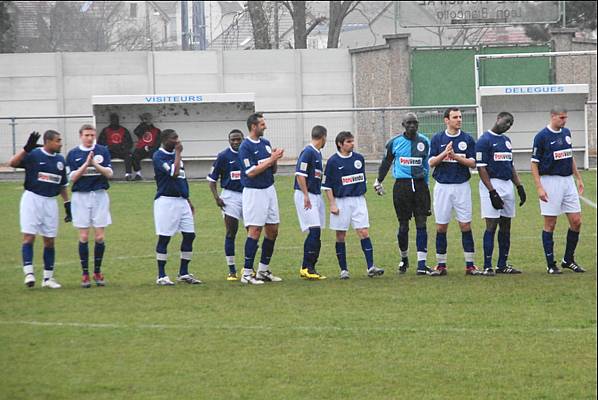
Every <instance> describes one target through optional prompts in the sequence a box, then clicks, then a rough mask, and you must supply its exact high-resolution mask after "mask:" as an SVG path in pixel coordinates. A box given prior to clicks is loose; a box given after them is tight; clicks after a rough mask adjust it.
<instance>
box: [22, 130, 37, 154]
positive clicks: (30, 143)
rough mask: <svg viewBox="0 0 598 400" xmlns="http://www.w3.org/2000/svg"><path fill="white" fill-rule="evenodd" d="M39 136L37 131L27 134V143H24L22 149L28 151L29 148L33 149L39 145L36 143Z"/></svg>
mask: <svg viewBox="0 0 598 400" xmlns="http://www.w3.org/2000/svg"><path fill="white" fill-rule="evenodd" d="M39 137H40V134H39V132H35V131H33V132H31V133H30V134H29V138H28V139H27V143H26V144H25V146H23V150H25V151H26V152H27V153H30V152H31V150H33V149H35V148H36V147H39V145H38V144H37V141H38V140H39Z"/></svg>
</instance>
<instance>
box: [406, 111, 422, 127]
mask: <svg viewBox="0 0 598 400" xmlns="http://www.w3.org/2000/svg"><path fill="white" fill-rule="evenodd" d="M407 121H417V122H419V119H418V118H417V114H415V113H414V112H411V111H410V112H408V113H405V115H403V121H402V122H403V124H404V123H405V122H407Z"/></svg>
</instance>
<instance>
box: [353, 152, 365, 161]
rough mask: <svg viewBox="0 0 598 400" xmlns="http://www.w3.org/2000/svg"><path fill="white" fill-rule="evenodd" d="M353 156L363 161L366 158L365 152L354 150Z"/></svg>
mask: <svg viewBox="0 0 598 400" xmlns="http://www.w3.org/2000/svg"><path fill="white" fill-rule="evenodd" d="M353 158H356V159H358V160H361V161H364V160H365V158H363V154H361V153H358V152H356V151H354V152H353Z"/></svg>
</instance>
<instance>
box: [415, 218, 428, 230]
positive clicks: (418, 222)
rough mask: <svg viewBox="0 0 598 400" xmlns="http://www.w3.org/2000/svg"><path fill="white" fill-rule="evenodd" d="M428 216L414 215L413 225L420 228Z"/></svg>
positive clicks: (424, 224) (423, 225)
mask: <svg viewBox="0 0 598 400" xmlns="http://www.w3.org/2000/svg"><path fill="white" fill-rule="evenodd" d="M427 219H428V217H426V216H424V215H418V216H416V217H415V227H416V228H418V229H422V228H425V227H426V220H427Z"/></svg>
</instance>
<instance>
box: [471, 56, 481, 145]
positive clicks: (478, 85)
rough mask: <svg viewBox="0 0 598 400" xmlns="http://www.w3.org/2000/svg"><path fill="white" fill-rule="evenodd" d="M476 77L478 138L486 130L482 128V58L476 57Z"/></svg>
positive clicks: (474, 61)
mask: <svg viewBox="0 0 598 400" xmlns="http://www.w3.org/2000/svg"><path fill="white" fill-rule="evenodd" d="M473 63H474V76H475V104H476V124H477V127H478V136H477V137H478V138H479V137H480V136H482V133H483V132H484V129H483V127H482V124H483V123H484V122H483V118H482V97H481V96H480V56H479V55H478V54H476V55H475V56H474V60H473Z"/></svg>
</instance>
